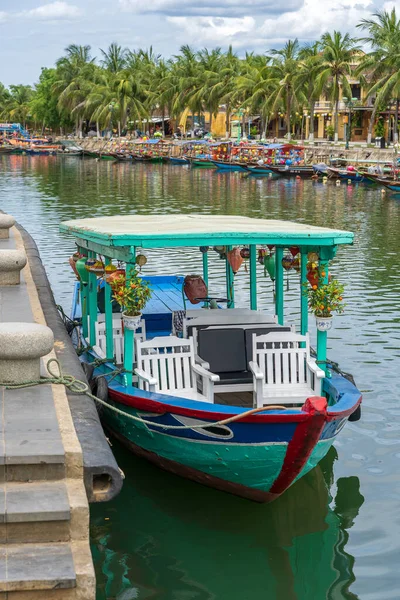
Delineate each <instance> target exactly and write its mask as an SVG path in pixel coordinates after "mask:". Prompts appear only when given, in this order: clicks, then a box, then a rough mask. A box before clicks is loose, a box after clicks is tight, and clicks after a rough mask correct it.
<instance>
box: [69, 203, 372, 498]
mask: <svg viewBox="0 0 400 600" xmlns="http://www.w3.org/2000/svg"><path fill="white" fill-rule="evenodd" d="M60 230H61V231H62V232H64V233H69V234H70V235H72V236H73V237H74V238H75V241H76V243H77V246H78V249H79V252H80V253H81V254H82V255H84V256H87V255H88V253H90V256H91V257H92V258H94V257H95V256H96V255H100V256H102V257H105V259H106V261H107V260H114V261H118V262H119V263H120V264H121V263H125V264H126V265H127V268H128V269H129V266H131V267H130V268H134V266H133V265H135V248H137V247H140V248H143V249H144V250H145V249H146V248H160V249H161V248H164V253H165V252H167V250H168V248H170V247H173V248H174V249H175V252H176V248H182V249H184V248H187V247H192V248H193V247H198V246H200V247H201V250H202V253H201V254H200V253H199V256H201V257H202V263H203V278H204V281H203V283H202V284H201V286H200V287H201V289H202V293H201V295H200V294H199V292H197V295H194V294H195V290H192V292H191V293H190V294H189V287H187V286H189V283H190V284H193V281H197V280H198V279H199V276H198V275H196V276H191V277H189V278H185V279H184V278H183V277H182V276H171V275H168V276H165V275H162V274H161V275H159V276H154V275H153V276H146V275H145V273H143V275H142V276H143V277H145V278H146V280H147V281H149V285H150V287H151V289H152V296H151V298H150V300H149V301H148V303H147V304H146V306H145V308H144V310H143V311H142V312H143V314H142V317H141V321H140V323H139V324H138V325H137V329H136V331H135V332H134V331H133V330H131V329H128V328H127V326H125V328H123V327H122V325H121V317H120V314H113V306H112V303H111V290H110V286H109V284H108V283H107V282H105V283H103V284H102V283H100V285H99V282H98V280H97V276H96V273H94V272H90V273H88V272H87V271H86V269H85V267H84V264H85V259H81V260H82V261H83V264H82V265H81V266H80V268H79V269H78V273H79V274H80V282H79V283H77V286H76V288H75V293H74V300H73V311H72V318H73V319H74V320H75V319H78V318H80V319H81V339H83V340H84V341H85V344H87V348H86V350H85V348H83V353H81V360H82V361H83V362H84V363H85V370H86V372H87V373H88V374H89V375H91V374H92V375H93V374H94V376H95V377H96V382H97V395H98V396H99V397H100V396H101V397H102V399H103V402H104V404H103V405H102V407H101V414H102V418H103V422H104V426H105V427H106V428H107V429H108V430H110V431H111V432H112V434H113V435H114V436H116V437H117V438H118V439H119V440H121V441H122V442H123V443H124V444H125V445H126V446H127V447H128V448H129V449H130V450H131V451H132V452H134V453H135V454H137V455H139V456H141V457H144V458H146V459H147V460H149V461H151V462H153V463H155V464H156V465H158V466H159V467H161V468H163V469H165V470H168V471H172V472H173V473H176V474H179V475H181V476H183V477H186V478H189V479H192V480H194V481H197V482H199V483H202V484H204V485H207V486H210V487H214V488H216V489H219V490H223V491H225V492H230V493H232V494H236V495H238V496H242V497H245V498H249V499H251V500H255V501H258V502H270V501H272V500H274V499H275V498H277V497H278V496H280V495H281V494H282V493H283V492H284V491H285V490H286V489H287V488H288V487H289V486H291V485H292V484H293V483H294V482H295V481H296V480H297V479H299V478H300V477H302V476H303V475H304V474H306V473H307V472H309V471H310V470H311V469H312V468H313V467H314V466H315V465H317V464H318V462H319V461H320V460H321V459H322V458H323V457H324V456H325V455H326V453H327V452H328V450H329V448H330V447H331V445H332V444H333V442H334V441H335V439H336V436H337V435H338V434H339V432H340V431H341V429H342V428H343V426H344V425H345V424H346V422H347V420H348V419H349V418H350V419H351V420H356V419H357V418H359V405H360V402H361V393H360V392H359V390H358V389H357V388H356V386H355V385H354V383H352V381H350V380H349V379H348V378H347V377H346V376H344V374H343V373H341V372H340V371H339V370H338V369H337V368H336V367H335V366H334V365H332V364H330V363H329V361H327V359H326V348H327V332H326V331H318V335H317V348H316V361H315V359H314V358H312V357H311V355H310V351H309V337H308V333H307V332H308V308H307V297H306V296H305V294H304V293H303V289H304V285H305V284H307V269H306V261H307V253H308V252H313V253H316V254H317V256H318V257H319V266H320V268H321V269H323V271H324V281H327V277H328V267H329V261H330V260H331V259H332V258H333V257H334V256H335V254H336V251H337V250H338V249H339V247H340V246H341V245H342V244H352V242H353V237H354V236H353V234H352V233H350V232H347V231H340V230H333V229H328V228H322V227H314V226H310V225H306V224H300V223H291V222H285V221H274V220H262V219H250V218H247V217H238V216H226V215H212V216H210V215H175V214H174V215H146V216H144V215H143V216H142V215H123V216H114V217H100V218H89V219H81V220H76V221H67V222H65V223H62V224H61V225H60ZM227 243H228V244H229V245H230V246H229V247H232V246H236V248H238V247H240V246H242V245H245V246H246V248H247V249H248V254H249V256H250V259H249V269H248V271H249V279H250V281H249V289H250V307H251V308H250V309H249V308H240V307H235V295H234V282H235V278H234V276H233V271H232V268H231V264H230V263H229V261H228V259H226V269H225V272H226V300H225V302H227V306H228V309H220V310H207V309H204V308H202V306H203V301H205V302H210V301H211V300H212V298H210V297H209V296H208V291H207V286H206V282H207V280H208V268H209V262H210V260H211V259H212V257H215V260H218V261H219V260H220V258H219V257H220V253H218V254H217V253H214V252H211V250H210V251H209V252H206V251H205V248H209V249H211V248H213V247H217V248H218V247H219V246H224V245H225V244H227ZM267 245H268V246H269V247H271V246H272V247H274V249H275V255H274V256H275V267H276V275H275V315H273V314H271V315H269V314H266V313H265V312H263V311H258V310H257V268H256V267H257V257H258V252H257V250H258V248H260V247H262V248H265V247H266V246H267ZM257 246H258V248H257ZM293 246H295V247H296V248H298V250H299V252H300V255H301V256H302V257H303V260H304V262H303V263H302V267H301V271H300V282H299V290H300V294H299V304H300V316H301V328H300V332H301V335H299V334H297V333H296V332H295V331H294V330H293V328H292V327H290V326H288V325H285V321H284V287H285V286H284V270H283V264H282V259H283V256H284V252H285V249H286V248H291V247H293ZM229 247H228V248H229ZM226 250H227V251H228V254H227V256H228V257H230V256H231V255H230V254H229V250H228V249H226ZM234 255H235V256H236V257H237V253H234ZM217 256H218V258H217ZM102 260H103V259H102ZM157 260H159V259H157ZM314 260H315V259H314ZM78 265H79V261H78V263H76V267H78ZM82 267H83V268H82ZM236 268H237V265H236ZM128 273H129V271H128ZM128 281H129V274H128ZM200 283H201V282H200ZM203 284H204V285H203ZM183 286H184V287H183ZM99 288H100V290H103V292H102V293H103V296H102V297H103V301H104V302H103V306H104V309H103V310H104V311H105V312H104V313H101V312H99V309H98V301H99V297H98V289H99ZM184 290H186V292H187V293H185V291H184ZM220 302H222V300H221V301H220ZM100 306H101V305H100ZM172 331H173V333H174V335H171V332H172ZM179 331H180V334H179V335H178V332H179ZM135 340H136V345H134V341H135ZM106 357H107V359H106ZM99 359H100V360H99ZM90 363H92V364H90ZM118 369H119V370H118ZM238 399H240V401H238ZM116 409H117V410H116Z"/></svg>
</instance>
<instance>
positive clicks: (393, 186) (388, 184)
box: [375, 177, 400, 194]
mask: <svg viewBox="0 0 400 600" xmlns="http://www.w3.org/2000/svg"><path fill="white" fill-rule="evenodd" d="M375 181H376V182H377V183H379V184H380V185H383V186H384V187H385V188H387V189H388V190H390V191H391V192H395V193H396V194H400V180H398V179H384V178H383V177H378V178H377V179H375Z"/></svg>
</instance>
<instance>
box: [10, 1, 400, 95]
mask: <svg viewBox="0 0 400 600" xmlns="http://www.w3.org/2000/svg"><path fill="white" fill-rule="evenodd" d="M394 6H395V7H397V8H398V9H400V0H397V1H394V2H393V1H391V0H390V1H385V0H283V1H282V2H279V1H278V0H54V1H52V0H0V82H2V83H4V84H5V85H10V84H18V83H29V84H33V83H34V82H35V81H37V79H38V77H39V74H40V69H41V67H51V66H53V64H54V62H55V61H56V60H57V58H59V57H60V56H62V55H63V51H64V48H66V46H68V45H69V44H82V45H86V44H89V45H90V46H91V47H92V52H93V55H94V56H96V55H98V54H99V48H103V49H106V48H107V47H108V46H109V44H110V43H111V42H117V43H118V44H120V45H121V46H123V47H125V46H127V47H129V48H131V49H134V48H148V47H149V46H153V49H154V50H155V52H156V53H160V54H162V55H163V56H165V57H169V56H171V55H173V54H176V53H177V52H178V51H179V48H180V46H182V45H183V44H190V45H191V46H193V47H194V48H196V49H198V48H203V47H208V48H213V47H216V46H220V47H222V48H224V49H225V48H227V47H228V46H229V45H230V44H232V46H233V48H234V50H235V51H236V52H237V53H238V54H239V55H241V54H244V53H245V52H246V51H249V52H250V51H255V52H259V53H263V52H266V51H267V50H268V49H270V48H279V47H280V46H282V45H283V43H284V42H285V41H286V40H287V39H289V38H292V39H293V38H296V37H297V38H298V39H299V40H300V41H301V42H312V41H314V40H316V39H318V38H319V37H320V36H321V35H322V34H323V33H324V32H325V31H332V30H333V29H337V30H340V31H342V32H346V31H348V32H350V33H351V34H354V35H357V34H358V35H359V34H360V32H359V31H357V30H356V28H355V26H356V24H357V23H358V22H359V21H360V20H361V19H362V18H368V17H370V16H371V14H372V13H374V12H376V11H377V10H391V9H392V8H393V7H394ZM399 16H400V15H399Z"/></svg>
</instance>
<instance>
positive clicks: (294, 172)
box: [268, 165, 315, 178]
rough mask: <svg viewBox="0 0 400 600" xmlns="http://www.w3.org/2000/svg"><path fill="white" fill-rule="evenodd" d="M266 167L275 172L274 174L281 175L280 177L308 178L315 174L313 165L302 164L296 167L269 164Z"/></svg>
mask: <svg viewBox="0 0 400 600" xmlns="http://www.w3.org/2000/svg"><path fill="white" fill-rule="evenodd" d="M268 168H269V169H271V171H272V172H273V173H276V175H281V176H282V177H304V178H308V177H312V176H313V175H314V174H315V172H314V169H313V167H307V166H302V165H299V166H297V167H295V166H289V165H282V166H278V165H269V167H268Z"/></svg>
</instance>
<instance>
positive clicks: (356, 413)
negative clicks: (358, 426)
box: [343, 373, 361, 422]
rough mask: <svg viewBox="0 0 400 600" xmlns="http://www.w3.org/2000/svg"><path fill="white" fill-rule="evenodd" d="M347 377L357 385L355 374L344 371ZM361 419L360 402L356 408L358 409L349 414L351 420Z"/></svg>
mask: <svg viewBox="0 0 400 600" xmlns="http://www.w3.org/2000/svg"><path fill="white" fill-rule="evenodd" d="M343 375H344V377H345V379H347V380H348V381H350V382H351V383H352V384H353V385H354V386H355V387H357V386H356V382H355V381H354V377H353V375H351V373H344V374H343ZM360 419H361V404H359V405H358V406H357V408H356V410H355V411H354V412H353V413H351V415H350V416H349V421H353V422H355V421H359V420H360Z"/></svg>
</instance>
